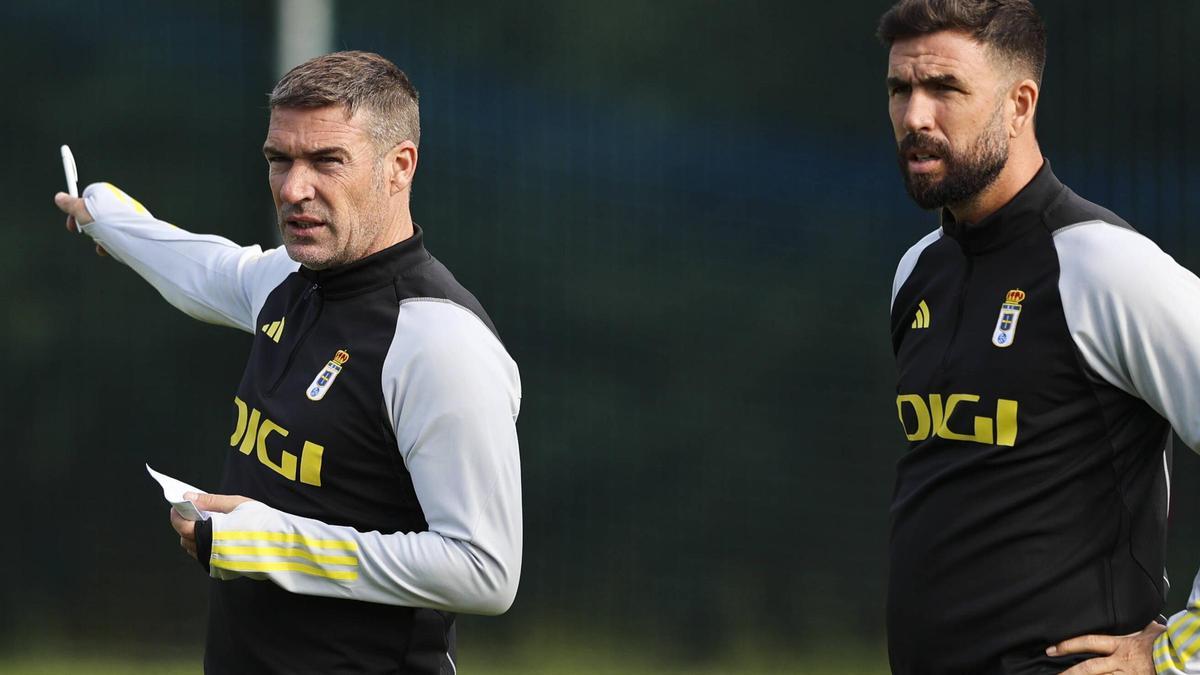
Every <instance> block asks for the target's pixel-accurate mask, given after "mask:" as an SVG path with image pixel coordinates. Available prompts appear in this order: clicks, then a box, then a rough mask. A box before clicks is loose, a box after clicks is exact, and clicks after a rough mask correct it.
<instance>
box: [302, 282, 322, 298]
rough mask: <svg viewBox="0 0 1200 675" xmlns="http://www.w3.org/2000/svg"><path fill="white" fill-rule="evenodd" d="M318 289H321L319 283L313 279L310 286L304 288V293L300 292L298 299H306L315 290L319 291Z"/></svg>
mask: <svg viewBox="0 0 1200 675" xmlns="http://www.w3.org/2000/svg"><path fill="white" fill-rule="evenodd" d="M319 290H321V284H318V283H317V282H315V281H314V282H313V284H312V285H311V286H309V287H308V288H306V289H304V293H302V294H301V295H300V299H301V300H307V299H308V298H309V296H311V295H312V294H313V293H315V292H316V291H319Z"/></svg>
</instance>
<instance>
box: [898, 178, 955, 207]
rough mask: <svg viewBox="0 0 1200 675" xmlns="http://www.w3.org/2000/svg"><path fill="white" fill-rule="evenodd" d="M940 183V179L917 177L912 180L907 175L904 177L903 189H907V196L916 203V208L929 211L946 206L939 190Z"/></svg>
mask: <svg viewBox="0 0 1200 675" xmlns="http://www.w3.org/2000/svg"><path fill="white" fill-rule="evenodd" d="M941 182H942V181H941V180H940V179H936V180H935V179H930V178H927V177H925V176H917V177H916V179H915V180H914V178H913V176H911V175H909V176H906V177H905V181H904V187H905V188H907V189H908V196H909V197H911V198H912V200H913V201H914V202H916V203H917V206H919V207H921V208H923V209H925V210H926V211H931V210H933V209H940V208H942V207H943V206H945V205H946V200H945V198H944V196H943V195H942V194H941V193H942V191H941V190H940V189H939V188H940V187H941Z"/></svg>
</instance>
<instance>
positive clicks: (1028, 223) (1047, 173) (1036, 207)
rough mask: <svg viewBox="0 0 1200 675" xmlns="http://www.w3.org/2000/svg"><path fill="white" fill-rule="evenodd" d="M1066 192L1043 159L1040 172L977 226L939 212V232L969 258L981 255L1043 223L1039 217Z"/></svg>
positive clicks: (945, 212)
mask: <svg viewBox="0 0 1200 675" xmlns="http://www.w3.org/2000/svg"><path fill="white" fill-rule="evenodd" d="M1065 189H1066V186H1064V185H1063V184H1062V183H1060V182H1059V180H1058V178H1056V177H1055V176H1054V172H1053V171H1051V170H1050V160H1048V159H1045V158H1043V161H1042V168H1040V169H1038V172H1037V174H1036V175H1034V177H1033V179H1032V180H1030V181H1029V183H1027V184H1026V185H1025V187H1023V188H1021V191H1020V192H1018V193H1017V194H1016V195H1015V196H1014V197H1013V198H1012V199H1010V200H1009V202H1008V203H1007V204H1005V205H1004V206H1001V207H1000V208H999V209H998V210H996V212H995V213H993V214H992V215H990V216H988V217H987V218H984V219H983V220H981V221H979V222H978V223H960V222H958V221H956V220H954V216H953V215H952V214H951V213H950V209H945V208H943V209H942V213H941V215H942V232H943V233H944V234H945V235H946V236H948V237H950V238H951V239H954V240H955V241H957V242H958V243H959V245H960V246H962V249H963V251H965V252H966V253H970V254H975V253H984V252H987V251H989V250H991V249H995V248H1000V247H1003V246H1004V245H1006V244H1008V243H1010V242H1013V241H1016V240H1017V239H1020V238H1021V237H1023V236H1024V235H1026V234H1028V233H1029V231H1030V230H1031V229H1033V228H1035V227H1037V226H1039V225H1040V224H1041V222H1042V214H1043V213H1044V212H1045V211H1046V209H1047V208H1049V207H1050V206H1051V205H1052V204H1053V203H1054V200H1055V199H1056V198H1057V197H1058V196H1059V195H1060V194H1062V191H1063V190H1065Z"/></svg>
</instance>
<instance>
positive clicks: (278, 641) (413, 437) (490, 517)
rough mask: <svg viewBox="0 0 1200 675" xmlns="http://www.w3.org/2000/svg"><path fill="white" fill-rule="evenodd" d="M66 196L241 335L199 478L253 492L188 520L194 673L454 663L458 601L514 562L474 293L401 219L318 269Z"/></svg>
mask: <svg viewBox="0 0 1200 675" xmlns="http://www.w3.org/2000/svg"><path fill="white" fill-rule="evenodd" d="M84 194H85V198H86V200H87V206H88V209H89V211H90V212H91V213H92V214H93V216H94V217H95V218H96V221H95V222H94V223H92V224H90V225H87V226H85V227H84V228H82V229H83V231H84V232H85V233H86V234H88V235H90V236H91V237H92V238H94V239H95V240H96V241H97V242H98V243H100V244H101V245H103V246H104V247H105V248H106V249H107V250H108V251H109V253H111V254H112V255H113V257H115V258H117V259H118V260H120V261H122V262H124V263H126V264H128V265H129V266H130V267H132V268H134V269H135V270H136V271H137V272H138V273H139V274H141V275H142V276H143V277H145V278H146V279H147V280H148V281H149V282H150V283H152V284H153V285H154V287H155V288H156V289H157V290H158V291H159V292H160V293H162V295H163V296H164V297H165V298H166V299H167V300H168V301H169V302H171V304H173V305H175V306H176V307H178V308H180V309H181V310H183V311H184V312H186V313H188V314H190V315H191V316H194V317H196V318H199V319H202V320H205V321H209V322H212V323H219V324H224V325H228V326H233V327H237V328H241V329H243V330H245V331H248V332H250V333H252V334H253V335H254V339H253V343H252V346H251V350H250V358H249V360H248V362H247V364H246V370H245V373H244V375H243V376H242V380H241V383H240V384H239V385H238V388H237V391H236V393H235V394H234V396H233V397H232V400H230V401H228V402H227V403H226V405H229V406H230V408H231V410H232V425H231V434H230V437H229V444H228V446H227V447H226V448H225V451H224V454H225V470H224V477H223V479H222V482H221V486H220V489H219V490H217V492H220V493H223V494H235V495H243V496H246V497H249V498H251V499H253V500H255V501H252V502H247V503H245V504H243V505H241V506H239V507H238V508H237V509H235V510H234V511H233V512H231V513H228V514H213V515H212V518H211V519H210V520H209V521H207V522H206V523H204V524H202V525H201V526H199V527H198V528H197V543H198V548H199V549H200V557H201V558H202V559H203V560H204V561H205V562H207V568H208V570H209V573H210V576H211V577H212V578H213V581H212V583H211V594H210V611H209V626H208V641H207V647H206V650H205V671H206V672H207V673H230V674H241V673H256V674H259V673H281V674H282V673H381V674H382V673H421V674H425V673H437V674H449V673H454V672H455V669H456V667H455V665H454V655H455V646H454V615H455V613H457V612H471V613H482V614H496V613H500V612H503V611H504V610H505V609H507V608H508V606H509V605H510V604H511V602H512V600H513V596H514V594H515V592H516V586H517V580H518V577H519V575H520V566H521V534H522V533H521V488H520V463H519V458H518V450H517V436H516V428H515V421H516V417H517V413H518V410H519V406H520V380H519V375H518V372H517V367H516V364H515V363H514V362H513V360H512V359H511V358H510V357H509V355H508V353H507V352H506V351H505V349H504V347H503V345H502V344H501V343H500V341H499V339H498V338H497V336H496V334H495V330H494V328H493V326H492V323H491V320H490V319H489V318H488V316H487V314H486V313H485V312H484V311H483V308H482V307H481V306H480V305H479V303H478V302H477V301H476V299H475V298H474V297H473V296H472V295H471V294H470V293H469V292H467V291H466V290H465V289H464V288H463V287H462V286H461V285H460V284H459V283H458V282H457V281H455V279H454V277H453V276H452V275H451V274H450V272H449V271H447V270H446V268H445V267H444V266H442V265H441V263H439V262H438V261H437V260H436V259H434V258H433V257H432V256H431V255H430V254H429V253H428V252H427V251H426V250H425V248H424V246H423V244H422V238H423V237H422V232H421V230H420V228H416V230H415V234H414V235H413V236H412V237H411V238H409V239H407V240H405V241H403V242H401V243H399V244H396V245H394V246H392V247H391V248H388V249H385V250H383V251H380V252H378V253H375V254H374V255H371V256H368V257H366V258H363V259H361V260H359V261H356V262H353V263H350V264H348V265H346V266H343V267H340V268H335V269H331V270H327V271H321V272H316V271H313V270H309V269H307V268H301V267H300V266H299V265H298V264H297V263H295V262H294V261H292V260H290V259H289V258H288V257H287V254H286V252H285V251H284V250H283V249H282V248H277V249H273V250H270V251H266V252H263V251H262V250H261V249H259V248H258V247H257V246H253V247H241V246H237V245H235V244H233V243H232V242H229V241H228V240H225V239H222V238H220V237H213V236H207V235H196V234H192V233H189V232H186V231H184V230H180V229H178V228H175V227H174V226H172V225H169V224H167V223H164V222H162V221H159V220H156V219H154V218H153V217H152V216H151V215H150V214H149V212H147V211H146V209H145V208H144V207H143V206H142V205H141V204H139V203H138V202H136V201H135V200H133V199H132V198H130V197H129V196H128V195H126V194H125V193H123V192H121V191H120V190H117V189H116V188H114V187H112V186H111V185H109V184H106V183H102V184H96V185H92V186H90V187H89V188H88V189H87V190H86V191H85V193H84ZM214 404H217V403H216V402H214Z"/></svg>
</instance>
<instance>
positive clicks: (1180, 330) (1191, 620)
mask: <svg viewBox="0 0 1200 675" xmlns="http://www.w3.org/2000/svg"><path fill="white" fill-rule="evenodd" d="M1059 240H1061V241H1059ZM1056 243H1058V244H1060V246H1059V250H1060V264H1061V276H1060V290H1061V292H1062V295H1063V297H1064V309H1065V310H1066V314H1067V321H1068V325H1069V327H1070V329H1071V332H1072V337H1073V338H1074V340H1075V344H1076V346H1077V347H1078V348H1079V351H1080V354H1081V355H1082V356H1083V358H1084V360H1085V361H1086V362H1087V364H1088V365H1089V366H1090V367H1091V368H1092V369H1093V370H1094V371H1095V372H1096V373H1097V374H1098V375H1099V376H1100V377H1101V378H1103V379H1104V380H1105V381H1107V382H1109V383H1110V384H1112V385H1113V386H1115V387H1117V388H1119V389H1121V390H1123V391H1125V392H1126V393H1129V394H1131V395H1133V396H1137V397H1139V398H1141V399H1142V400H1144V401H1145V402H1146V403H1147V404H1148V405H1150V407H1152V408H1153V409H1154V410H1155V411H1156V412H1158V413H1159V414H1160V415H1162V416H1163V418H1165V419H1166V420H1167V421H1168V422H1169V423H1170V425H1171V426H1172V428H1174V430H1175V432H1176V433H1178V434H1179V436H1180V437H1181V438H1182V439H1183V441H1184V442H1185V443H1186V444H1187V445H1188V447H1190V448H1192V449H1193V450H1198V451H1200V416H1197V415H1196V414H1195V411H1196V410H1197V409H1200V341H1198V340H1197V339H1196V336H1197V335H1200V279H1197V278H1196V276H1195V275H1194V274H1192V273H1191V272H1190V271H1188V270H1187V269H1186V268H1184V267H1182V266H1180V265H1179V264H1178V263H1176V262H1175V260H1173V259H1172V258H1171V257H1170V256H1168V255H1167V254H1166V253H1164V252H1163V251H1162V250H1161V249H1159V248H1158V247H1157V246H1156V245H1155V244H1154V243H1153V242H1152V241H1150V240H1149V239H1147V238H1145V237H1142V236H1141V235H1138V234H1137V233H1135V232H1133V231H1131V230H1127V229H1125V228H1121V227H1118V226H1116V225H1111V224H1087V225H1083V226H1076V227H1074V228H1067V229H1066V230H1064V231H1063V232H1061V233H1060V234H1058V235H1056ZM1064 251H1066V253H1064ZM1067 298H1071V299H1072V302H1070V303H1067V302H1066V300H1067ZM1168 480H1169V479H1168ZM1197 584H1200V576H1198V577H1197ZM1198 590H1200V589H1198V587H1197V586H1193V589H1192V596H1191V599H1190V600H1189V602H1188V606H1187V608H1186V609H1185V610H1183V611H1181V612H1178V613H1176V614H1175V615H1173V616H1172V617H1171V618H1170V620H1169V621H1168V624H1167V628H1166V630H1165V631H1164V630H1163V629H1162V627H1161V624H1156V623H1151V624H1150V625H1148V626H1147V627H1146V628H1145V629H1143V630H1142V631H1141V632H1139V633H1134V634H1132V635H1128V636H1120V637H1115V638H1114V637H1113V636H1081V637H1079V638H1074V639H1072V640H1068V641H1065V642H1063V643H1060V644H1058V645H1055V646H1054V647H1052V648H1051V649H1053V650H1054V653H1064V654H1065V653H1077V652H1081V651H1083V652H1091V653H1113V654H1115V653H1117V652H1118V651H1120V650H1124V651H1126V652H1130V651H1131V650H1132V651H1133V652H1136V653H1137V654H1138V658H1139V659H1141V658H1143V656H1142V652H1144V651H1145V650H1147V649H1149V645H1150V644H1152V645H1153V662H1154V668H1155V669H1156V670H1157V672H1158V673H1170V674H1172V675H1184V674H1187V673H1193V674H1194V673H1200V639H1197V637H1198V632H1197V629H1200V603H1198V600H1200V597H1198ZM1097 649H1103V650H1104V651H1101V652H1097V651H1096V650H1097ZM1109 650H1111V651H1109ZM1104 660H1105V659H1091V660H1089V661H1086V662H1084V663H1082V664H1079V665H1078V666H1076V667H1075V668H1072V669H1070V670H1068V671H1067V673H1070V674H1071V675H1076V674H1077V673H1088V672H1092V671H1091V670H1088V669H1087V668H1088V667H1091V668H1105V667H1108V666H1107V665H1104V664H1101V663H1099V662H1100V661H1104ZM1089 664H1091V665H1090V666H1089ZM1134 667H1140V666H1139V665H1136V664H1135V666H1134ZM1097 672H1101V671H1097ZM1104 672H1107V671H1104ZM1123 672H1124V671H1123ZM1134 672H1137V671H1134ZM1147 672H1149V671H1147Z"/></svg>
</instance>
